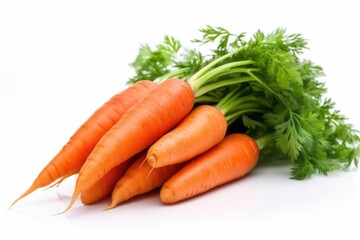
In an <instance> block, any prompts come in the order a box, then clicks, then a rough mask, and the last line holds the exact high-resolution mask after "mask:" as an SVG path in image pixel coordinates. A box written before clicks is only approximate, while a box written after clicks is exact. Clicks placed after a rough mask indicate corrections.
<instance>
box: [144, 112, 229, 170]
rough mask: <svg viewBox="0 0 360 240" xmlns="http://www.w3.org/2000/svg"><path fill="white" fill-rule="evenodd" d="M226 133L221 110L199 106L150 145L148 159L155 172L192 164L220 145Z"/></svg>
mask: <svg viewBox="0 0 360 240" xmlns="http://www.w3.org/2000/svg"><path fill="white" fill-rule="evenodd" d="M226 130H227V122H226V118H225V116H224V114H222V112H221V111H220V110H219V109H217V108H216V107H214V106H211V105H201V106H198V107H196V108H195V109H194V110H192V111H191V113H190V114H189V115H188V116H186V118H185V119H184V120H182V121H181V122H180V124H179V125H177V126H176V127H175V128H174V129H173V130H172V131H170V132H168V133H166V134H165V135H164V136H163V137H161V138H160V139H159V140H158V141H156V142H155V143H154V144H153V145H151V147H150V148H149V150H148V152H147V158H146V159H147V161H148V163H149V164H150V166H152V167H154V168H157V167H163V166H166V165H170V164H175V163H180V162H184V161H187V160H190V159H191V158H193V157H195V156H197V155H199V154H200V153H203V152H205V151H206V150H208V149H210V148H211V147H213V146H214V145H216V144H217V143H219V142H220V141H221V140H222V139H223V138H224V137H225V134H226Z"/></svg>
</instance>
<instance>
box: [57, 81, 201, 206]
mask: <svg viewBox="0 0 360 240" xmlns="http://www.w3.org/2000/svg"><path fill="white" fill-rule="evenodd" d="M193 106H194V93H193V91H192V89H191V88H190V87H189V85H188V84H187V83H186V82H185V81H183V80H180V79H175V78H174V79H169V80H166V81H164V82H162V83H160V84H159V85H158V87H157V88H156V89H154V90H153V91H151V92H150V93H149V94H148V95H146V96H145V97H144V98H142V99H141V100H140V101H139V102H138V103H136V104H135V105H134V106H133V107H131V108H130V109H129V110H128V111H127V112H126V113H125V114H124V115H123V117H122V118H121V119H120V120H119V121H118V122H117V123H116V124H115V125H114V127H113V128H111V129H110V130H109V131H108V132H107V133H106V134H105V135H104V137H103V138H102V139H101V140H100V141H99V143H98V144H97V145H96V147H95V148H94V150H93V151H92V153H91V154H90V155H89V157H88V159H87V160H86V162H85V164H84V165H83V167H82V168H81V169H80V172H79V175H78V178H77V180H76V185H75V189H74V193H73V196H72V198H71V201H70V203H69V206H68V207H67V208H66V209H65V211H67V210H68V209H70V208H71V206H72V205H73V204H74V203H75V200H76V198H77V197H78V196H79V195H80V194H81V193H82V192H84V191H85V190H86V189H87V188H89V187H90V186H91V185H93V184H94V183H95V182H97V181H98V180H99V179H100V178H101V177H102V176H104V175H105V174H106V173H107V172H108V171H110V169H112V168H113V167H115V166H117V165H119V164H120V163H122V162H123V161H126V160H127V159H129V158H130V157H132V156H134V155H135V154H137V153H139V152H141V151H142V150H144V149H145V148H147V147H149V146H150V145H151V144H153V143H154V142H155V141H156V140H158V139H159V138H160V137H161V136H163V135H164V134H165V133H166V132H168V131H169V130H171V129H172V128H173V127H175V125H176V124H178V123H179V122H180V121H181V120H182V119H183V118H184V117H185V116H186V115H187V114H189V112H190V111H191V110H192V108H193ZM65 211H64V212H65Z"/></svg>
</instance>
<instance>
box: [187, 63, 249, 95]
mask: <svg viewBox="0 0 360 240" xmlns="http://www.w3.org/2000/svg"><path fill="white" fill-rule="evenodd" d="M250 64H254V61H252V60H245V61H236V62H231V63H227V64H223V65H220V66H218V67H216V68H214V69H211V70H208V71H207V72H205V73H203V75H202V76H200V77H198V78H193V77H191V78H190V79H189V80H188V81H187V82H188V83H189V84H190V86H191V88H192V89H193V91H194V92H195V93H196V92H197V91H198V89H199V88H201V87H202V86H204V85H206V84H207V83H208V82H209V81H211V80H212V79H214V78H218V77H221V76H225V75H228V74H233V73H248V71H249V68H239V67H241V66H244V65H250ZM204 68H207V66H206V67H204ZM204 68H203V69H204ZM203 69H202V70H203ZM202 70H200V71H202ZM254 70H256V69H254ZM195 75H196V74H195Z"/></svg>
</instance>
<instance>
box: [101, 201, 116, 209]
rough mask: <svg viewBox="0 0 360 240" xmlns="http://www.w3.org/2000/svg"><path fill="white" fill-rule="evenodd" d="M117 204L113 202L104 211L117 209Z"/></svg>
mask: <svg viewBox="0 0 360 240" xmlns="http://www.w3.org/2000/svg"><path fill="white" fill-rule="evenodd" d="M116 206H117V204H116V203H115V202H111V203H110V205H109V206H107V207H106V208H105V209H104V211H108V210H110V209H113V208H114V207H116Z"/></svg>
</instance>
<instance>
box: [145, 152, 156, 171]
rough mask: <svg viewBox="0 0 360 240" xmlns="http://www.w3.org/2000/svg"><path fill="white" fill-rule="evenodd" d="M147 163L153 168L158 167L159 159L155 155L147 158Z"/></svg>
mask: <svg viewBox="0 0 360 240" xmlns="http://www.w3.org/2000/svg"><path fill="white" fill-rule="evenodd" d="M146 161H147V162H148V163H149V165H150V166H151V167H153V168H154V167H156V166H155V165H156V161H157V158H156V156H155V155H154V154H150V155H149V156H147V157H146Z"/></svg>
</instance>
